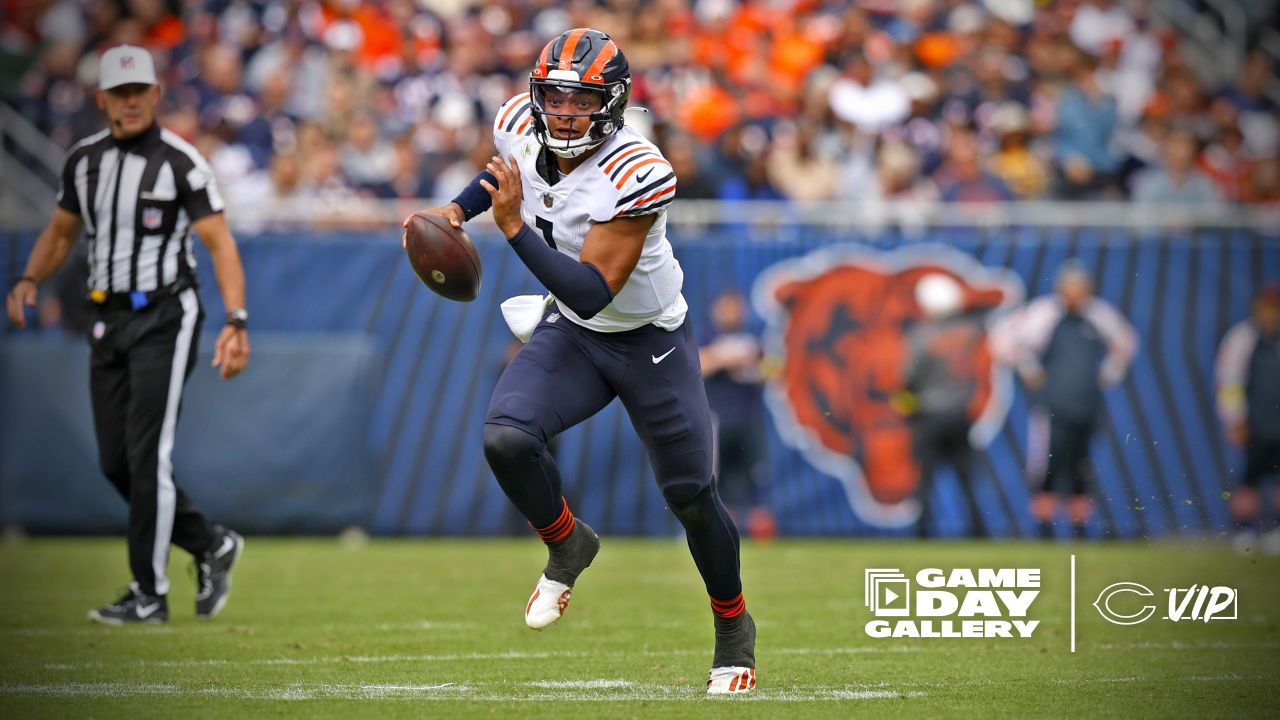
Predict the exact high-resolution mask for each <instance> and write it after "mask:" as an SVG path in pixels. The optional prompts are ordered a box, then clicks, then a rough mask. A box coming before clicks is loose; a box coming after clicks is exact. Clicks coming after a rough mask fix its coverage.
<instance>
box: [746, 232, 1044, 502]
mask: <svg viewBox="0 0 1280 720" xmlns="http://www.w3.org/2000/svg"><path fill="white" fill-rule="evenodd" d="M932 273H943V274H946V275H949V276H951V277H952V278H953V279H954V280H956V282H958V283H959V284H960V286H961V288H963V293H964V306H965V308H966V309H967V310H968V311H969V312H970V313H978V314H979V315H980V316H984V315H985V316H987V317H988V322H984V323H983V324H982V328H983V330H982V334H983V336H984V338H983V341H982V343H981V347H982V349H983V350H982V351H980V352H977V353H974V354H973V357H971V358H969V359H968V360H966V361H965V362H963V363H952V364H951V365H950V366H951V367H952V369H953V371H954V372H957V373H962V374H964V375H966V376H968V377H967V378H966V379H967V380H969V381H971V382H973V383H974V386H975V397H974V401H973V403H972V404H971V410H970V416H971V417H972V418H973V419H974V420H975V422H974V427H973V434H972V437H971V439H972V440H973V441H974V443H975V444H976V445H979V446H985V445H986V444H987V443H989V442H990V441H991V438H992V437H994V435H995V433H996V431H998V430H999V428H1000V425H1001V424H1002V423H1003V422H1004V419H1005V415H1006V414H1007V412H1008V403H1009V399H1010V397H1011V390H1010V387H1011V385H1010V382H1011V380H1010V377H1009V374H1008V371H1007V370H1005V369H1003V368H1001V367H999V366H998V365H997V364H996V363H995V362H994V361H993V360H992V358H991V354H990V352H987V351H986V342H985V335H986V327H988V326H989V316H990V315H991V311H994V310H1000V309H1004V308H1007V307H1011V306H1013V305H1016V304H1017V303H1019V302H1021V300H1022V297H1023V285H1022V282H1021V280H1020V279H1019V278H1018V277H1017V276H1016V275H1015V274H1013V273H1012V272H1010V271H1008V270H1004V269H1001V268H988V267H985V266H983V265H981V264H979V263H978V262H977V261H976V260H974V259H973V258H972V257H970V256H969V255H966V254H964V253H962V252H960V251H957V250H954V249H952V248H950V247H947V246H942V245H912V246H907V247H904V248H901V249H898V250H895V251H892V252H881V251H876V250H872V249H865V248H860V247H849V246H845V247H837V248H828V249H823V250H819V251H816V252H814V253H811V254H809V255H807V256H804V257H801V258H797V259H791V260H785V261H782V262H779V263H776V264H774V265H772V266H770V267H768V268H766V269H765V270H764V272H762V273H761V275H760V277H759V278H758V279H757V281H756V283H755V287H754V288H753V291H752V297H753V302H754V304H755V306H756V310H757V311H758V312H759V313H760V315H761V316H762V317H763V318H764V319H765V321H766V323H767V328H766V334H765V347H766V353H767V354H768V355H770V356H772V357H775V358H778V359H780V360H781V362H782V367H783V370H782V372H781V374H780V376H779V377H777V378H776V379H775V380H774V381H772V382H771V383H770V384H769V387H768V389H767V391H766V395H765V397H766V402H767V404H768V406H769V410H770V412H771V413H772V415H773V418H774V422H775V423H776V425H777V427H778V430H779V432H780V434H781V436H782V439H783V440H784V441H785V442H786V443H787V444H788V445H790V446H791V447H793V448H795V449H797V450H798V451H799V452H800V453H801V454H803V455H804V457H805V459H806V460H807V461H808V462H809V463H810V464H811V465H813V466H814V467H815V468H817V469H818V470H820V471H822V472H824V473H826V474H828V475H831V476H833V477H835V478H836V479H838V480H839V481H840V482H841V484H842V485H843V486H844V489H845V493H846V495H847V496H848V499H849V503H850V506H851V507H852V509H853V511H854V513H855V514H856V515H857V516H858V517H859V518H860V519H862V520H863V521H864V522H867V523H869V524H872V525H877V526H881V527H899V526H902V525H907V524H909V523H912V522H914V521H915V519H916V517H917V516H918V514H919V508H918V505H917V503H916V502H915V501H914V500H913V499H912V493H913V492H914V491H915V488H916V485H917V483H918V481H919V476H918V475H919V474H918V470H917V468H916V466H915V460H914V458H913V456H912V451H911V433H910V429H909V428H908V426H907V423H906V420H905V418H904V417H903V416H902V414H901V413H899V412H898V411H897V410H895V409H894V407H893V406H892V405H891V400H892V398H893V397H894V395H895V394H896V393H898V392H899V391H900V390H902V389H903V373H904V370H905V365H906V361H907V358H908V352H909V347H908V343H907V333H908V332H909V331H910V329H911V327H912V326H913V325H914V324H915V323H917V322H919V321H920V320H921V319H922V317H923V315H922V311H921V310H920V308H919V307H918V306H917V305H916V301H915V295H914V291H915V284H916V282H917V281H919V279H920V278H922V277H924V276H926V275H929V274H932Z"/></svg>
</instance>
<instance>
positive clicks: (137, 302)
mask: <svg viewBox="0 0 1280 720" xmlns="http://www.w3.org/2000/svg"><path fill="white" fill-rule="evenodd" d="M195 286H196V284H195V282H194V281H193V280H191V279H190V278H178V279H177V280H176V281H175V282H172V283H169V284H168V285H165V286H164V287H162V288H157V289H155V290H134V291H133V292H127V293H111V292H107V291H106V290H98V289H94V290H91V291H89V299H90V300H92V301H93V303H94V304H95V305H97V306H98V307H100V308H103V309H105V310H133V311H134V312H137V311H138V310H141V309H142V308H144V307H146V306H148V305H150V304H152V303H153V302H155V301H157V300H162V299H164V298H167V297H173V296H174V295H177V294H178V293H180V292H182V291H183V290H186V289H188V288H193V287H195Z"/></svg>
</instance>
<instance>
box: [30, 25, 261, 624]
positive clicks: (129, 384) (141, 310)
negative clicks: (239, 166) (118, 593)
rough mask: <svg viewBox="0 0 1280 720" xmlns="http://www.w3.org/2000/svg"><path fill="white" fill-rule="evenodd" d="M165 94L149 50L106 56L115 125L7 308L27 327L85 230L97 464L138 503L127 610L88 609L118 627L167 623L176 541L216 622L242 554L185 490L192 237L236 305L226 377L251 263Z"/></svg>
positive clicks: (86, 158)
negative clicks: (180, 434) (181, 418)
mask: <svg viewBox="0 0 1280 720" xmlns="http://www.w3.org/2000/svg"><path fill="white" fill-rule="evenodd" d="M160 96H161V89H160V85H159V84H158V83H157V81H156V71H155V64H154V63H153V61H152V59H151V55H150V54H149V53H148V52H147V51H146V50H144V49H142V48H139V47H134V46H130V45H120V46H118V47H114V48H111V49H110V50H108V51H106V53H104V54H103V55H102V60H101V66H100V73H99V90H98V93H97V100H98V106H99V107H100V108H102V109H103V110H104V111H105V112H106V115H107V119H108V121H109V123H110V127H109V129H108V130H104V131H102V132H99V133H97V134H95V135H91V136H89V137H87V138H85V139H84V140H82V141H80V142H79V143H78V144H76V145H75V146H74V147H73V148H72V149H71V153H70V155H69V156H68V158H67V162H66V165H65V167H64V168H63V171H62V188H61V190H60V191H59V193H58V207H57V208H55V209H54V211H53V219H52V220H51V221H50V222H49V226H48V227H46V228H45V229H44V231H43V232H42V233H40V237H39V238H38V239H37V240H36V244H35V247H34V248H33V249H32V251H31V256H30V257H29V258H28V259H27V265H26V269H25V271H24V272H23V274H22V276H21V277H20V278H18V280H17V281H16V282H15V283H14V285H13V289H12V290H10V292H9V295H8V297H7V298H6V299H5V306H6V310H7V311H8V314H9V320H10V322H12V323H13V324H14V325H16V326H18V327H25V326H26V318H25V314H24V313H25V310H26V308H28V307H33V306H34V305H35V304H36V287H37V286H38V285H39V283H40V281H42V280H44V279H45V278H47V277H49V276H50V275H51V274H53V272H54V271H55V270H57V268H58V266H60V265H61V264H62V263H63V261H64V260H66V258H67V253H68V251H69V250H70V249H71V246H72V245H73V244H74V243H75V240H76V237H77V236H78V235H79V234H80V231H81V229H82V228H83V229H84V231H85V236H86V238H87V239H88V242H89V267H90V273H89V284H88V285H89V296H90V299H91V300H92V301H93V317H92V326H91V327H92V330H91V333H90V336H91V339H90V345H91V347H92V354H91V363H90V365H91V370H90V378H89V385H90V391H91V394H92V397H93V420H94V428H95V431H96V433H97V437H98V462H99V465H100V466H101V468H102V471H103V472H104V473H105V474H106V476H107V479H109V480H110V481H111V484H112V485H114V486H115V487H116V489H117V490H119V491H120V494H121V495H123V496H124V497H125V499H126V500H128V502H129V532H128V544H129V567H130V570H131V571H132V573H133V582H132V583H130V585H129V590H128V592H126V593H125V595H124V596H123V597H122V598H120V600H118V601H117V602H115V603H112V604H110V605H106V606H104V607H101V608H98V609H96V610H91V611H89V617H90V619H92V620H96V621H98V622H102V623H106V624H110V625H122V624H125V623H162V622H165V621H167V620H168V619H169V608H168V603H167V602H166V599H165V598H166V595H167V594H168V592H169V578H168V576H167V575H166V574H165V568H166V565H167V564H168V559H169V543H171V542H172V543H175V544H177V545H178V546H179V547H181V548H182V549H184V550H186V551H187V552H189V553H191V554H192V555H193V556H194V557H195V559H196V567H197V587H196V615H197V616H199V617H202V618H209V617H213V616H214V615H217V614H218V612H219V611H220V610H221V609H222V607H223V605H224V604H225V603H226V601H227V595H228V593H229V592H230V588H231V583H230V571H231V567H232V565H234V564H235V562H236V559H237V558H238V557H239V555H240V551H241V549H242V548H243V547H244V540H243V538H241V537H240V536H239V535H238V534H236V533H235V532H232V531H230V530H227V529H225V528H222V527H221V526H218V525H215V524H213V523H211V522H209V521H208V520H206V519H205V518H204V516H202V515H201V514H200V512H199V511H198V510H197V509H196V508H195V506H194V505H193V504H192V503H191V501H190V500H188V499H187V496H186V495H185V494H183V492H182V491H181V490H179V489H178V488H177V486H176V485H175V484H174V473H173V441H174V431H175V428H176V426H177V421H178V411H179V408H180V406H181V404H182V388H183V385H184V384H185V383H186V379H187V377H188V376H189V375H190V374H191V369H192V367H193V366H194V364H195V358H196V345H197V342H198V340H199V337H200V326H201V324H202V322H203V319H204V311H203V310H202V309H201V307H200V302H199V299H198V296H197V294H196V290H195V287H196V282H195V257H194V255H193V253H192V243H191V234H192V231H195V232H196V233H197V234H199V236H200V239H201V240H202V241H203V242H204V244H205V246H206V247H207V248H208V249H209V254H210V255H211V256H212V258H213V265H214V269H215V271H216V274H217V279H218V287H219V288H220V289H221V290H222V298H223V302H224V303H225V304H226V307H227V308H228V309H229V312H228V313H227V320H226V325H225V326H223V328H222V331H221V333H220V334H219V335H218V341H217V345H216V348H215V351H214V358H213V364H214V366H215V367H218V368H220V374H221V376H222V379H224V380H226V379H229V378H232V377H235V376H236V375H237V374H239V373H240V371H241V370H244V368H245V366H246V365H247V364H248V362H249V338H248V335H247V334H246V332H245V322H246V321H247V320H248V317H249V316H248V312H247V311H246V310H245V308H244V270H243V268H242V267H241V265H240V254H239V252H238V251H237V249H236V242H235V238H233V237H232V236H231V231H230V229H229V228H228V227H227V222H226V219H225V218H224V217H223V215H222V198H221V196H219V195H218V189H217V185H216V184H215V182H214V178H213V173H212V171H211V170H210V168H209V164H208V163H207V162H205V159H204V158H203V157H201V156H200V154H199V153H198V152H197V151H196V150H195V148H193V147H192V146H191V145H190V144H188V143H187V142H186V141H184V140H182V139H181V138H180V137H178V136H177V135H175V134H173V133H172V132H169V131H168V130H165V129H163V128H161V127H160V126H159V125H157V124H156V119H155V116H156V108H157V106H158V105H159V103H160Z"/></svg>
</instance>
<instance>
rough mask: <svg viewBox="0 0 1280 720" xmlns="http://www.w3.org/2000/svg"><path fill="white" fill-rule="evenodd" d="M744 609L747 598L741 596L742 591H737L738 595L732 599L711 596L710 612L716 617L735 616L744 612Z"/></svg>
mask: <svg viewBox="0 0 1280 720" xmlns="http://www.w3.org/2000/svg"><path fill="white" fill-rule="evenodd" d="M708 597H710V596H708ZM746 609H747V600H746V598H744V597H743V596H742V593H738V596H737V597H735V598H733V599H732V600H717V599H715V598H711V612H713V613H715V614H716V616H717V617H722V618H725V619H728V618H736V617H738V616H739V615H741V614H742V613H744V612H746Z"/></svg>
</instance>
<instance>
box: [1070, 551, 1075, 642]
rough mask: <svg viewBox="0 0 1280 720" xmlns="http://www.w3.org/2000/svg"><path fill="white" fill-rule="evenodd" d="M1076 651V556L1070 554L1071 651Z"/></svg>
mask: <svg viewBox="0 0 1280 720" xmlns="http://www.w3.org/2000/svg"><path fill="white" fill-rule="evenodd" d="M1075 651H1076V556H1075V553H1072V554H1071V652H1075Z"/></svg>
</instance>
